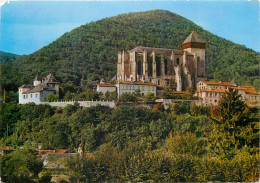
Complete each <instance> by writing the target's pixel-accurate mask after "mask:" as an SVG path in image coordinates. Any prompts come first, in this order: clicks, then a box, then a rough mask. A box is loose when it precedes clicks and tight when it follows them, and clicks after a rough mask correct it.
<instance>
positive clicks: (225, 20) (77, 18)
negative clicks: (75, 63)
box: [0, 0, 260, 55]
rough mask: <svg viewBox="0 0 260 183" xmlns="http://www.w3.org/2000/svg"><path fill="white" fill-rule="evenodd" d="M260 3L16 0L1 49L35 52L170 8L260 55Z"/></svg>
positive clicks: (4, 24)
mask: <svg viewBox="0 0 260 183" xmlns="http://www.w3.org/2000/svg"><path fill="white" fill-rule="evenodd" d="M259 7H260V6H259V1H223V0H222V1H197V0H193V1H82V0H81V1H19V0H17V1H10V2H9V3H7V2H6V3H5V4H3V5H2V6H1V8H0V13H1V17H0V19H1V21H0V50H1V51H5V52H11V53H15V54H19V55H23V54H31V53H33V52H35V51H37V50H38V49H40V48H42V47H44V46H47V45H48V44H50V43H51V42H52V41H55V40H56V39H57V38H59V37H60V36H61V35H63V34H64V33H66V32H69V31H71V30H72V29H74V28H76V27H79V26H80V25H83V24H87V23H89V22H92V21H97V20H100V19H102V18H107V17H111V16H116V15H118V14H122V13H129V12H139V11H148V10H154V9H164V10H169V11H171V12H173V13H176V14H179V15H181V16H183V17H185V18H187V19H189V20H191V21H193V22H194V23H196V24H198V25H200V26H201V27H203V28H204V29H205V30H208V31H210V32H211V33H213V34H216V35H218V36H220V37H223V38H225V39H227V40H230V41H232V42H234V43H237V44H240V45H244V46H246V47H247V48H251V49H253V50H255V51H258V52H260V35H259V34H260V17H259V12H260V11H259Z"/></svg>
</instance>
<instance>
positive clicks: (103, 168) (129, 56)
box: [0, 10, 260, 183]
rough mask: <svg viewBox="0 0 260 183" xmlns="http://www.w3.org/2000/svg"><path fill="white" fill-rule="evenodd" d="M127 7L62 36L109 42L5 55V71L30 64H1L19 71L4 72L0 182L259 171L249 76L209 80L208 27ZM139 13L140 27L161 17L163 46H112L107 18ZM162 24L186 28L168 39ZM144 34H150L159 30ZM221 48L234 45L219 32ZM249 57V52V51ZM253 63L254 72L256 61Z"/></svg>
mask: <svg viewBox="0 0 260 183" xmlns="http://www.w3.org/2000/svg"><path fill="white" fill-rule="evenodd" d="M130 15H131V16H129V17H128V15H122V16H118V17H115V18H113V19H105V20H101V21H100V22H98V23H100V25H102V26H103V25H105V26H104V27H105V28H104V27H102V26H101V28H100V27H98V26H97V27H98V28H97V27H95V26H96V25H98V24H95V23H91V24H90V25H89V26H90V28H91V29H90V30H93V29H94V28H95V29H98V30H99V31H93V32H91V31H90V30H89V29H88V28H89V27H85V26H82V27H80V28H79V29H77V30H76V31H72V32H73V33H75V32H76V33H77V31H78V30H81V29H82V28H86V30H84V31H82V30H81V31H82V32H84V33H86V32H87V33H86V34H87V35H88V34H89V32H88V31H90V38H88V39H87V38H86V37H84V36H79V35H77V34H74V36H70V34H69V33H68V34H67V33H66V34H64V35H63V37H62V38H64V37H65V38H67V39H68V40H70V39H71V37H73V39H74V38H76V39H77V40H84V39H86V40H88V41H89V42H91V41H93V40H95V39H94V37H95V36H97V35H98V36H100V35H102V36H103V37H105V38H104V39H106V40H103V42H102V43H100V44H99V43H97V45H99V46H100V45H101V47H98V46H97V47H95V45H94V43H93V42H92V43H93V44H85V43H86V42H87V41H86V42H81V43H80V49H81V51H79V49H78V47H76V46H75V48H71V47H70V46H71V45H74V44H76V43H75V42H74V41H71V40H70V41H71V42H70V41H69V43H68V44H67V42H66V41H64V40H66V39H59V40H57V41H55V42H54V43H52V44H51V45H50V47H45V48H43V49H42V50H40V51H39V52H36V53H35V54H32V55H29V56H27V57H24V58H21V60H18V61H17V62H14V63H10V62H8V63H7V65H6V66H5V67H6V68H8V67H9V66H10V67H12V68H16V67H14V65H15V64H18V63H19V64H20V65H19V66H21V65H22V64H25V65H26V67H27V68H24V70H22V75H21V73H19V72H20V71H19V69H21V68H20V67H17V68H16V69H17V70H15V69H14V71H13V70H10V73H11V74H13V73H12V72H16V71H17V72H18V74H17V75H15V74H14V75H15V76H16V77H17V78H15V79H16V80H15V79H13V78H12V79H10V78H8V77H6V78H8V79H5V78H4V79H5V80H3V81H4V84H3V89H4V95H3V100H2V101H1V118H0V119H1V133H0V135H1V136H0V137H1V139H0V144H1V146H0V163H1V166H0V168H1V171H0V182H1V181H3V182H38V183H45V182H57V183H60V182H67V183H72V182H256V181H258V180H259V178H260V177H259V173H258V172H259V160H260V159H259V133H260V132H259V129H260V125H259V106H260V93H259V92H258V91H257V89H255V88H254V87H253V86H251V85H249V84H250V83H251V84H252V85H253V84H254V86H255V83H257V82H255V81H257V80H254V81H250V82H247V81H245V80H239V81H237V80H235V79H237V78H238V77H237V75H236V77H235V76H234V77H233V75H232V78H235V79H232V80H217V79H216V78H214V77H215V76H214V77H213V74H212V73H211V72H212V67H213V66H214V65H216V64H219V58H221V57H218V56H216V55H218V53H219V52H217V51H216V50H219V49H220V48H219V47H218V45H220V43H222V42H221V41H219V42H220V43H218V44H216V45H217V46H216V45H214V43H212V40H218V39H216V38H215V37H214V36H213V38H214V39H212V38H211V39H209V38H208V37H207V35H210V34H209V33H205V31H202V29H200V28H199V27H198V26H197V27H196V28H198V31H194V29H193V31H192V30H190V29H189V28H187V30H186V29H185V30H183V25H186V24H187V25H188V26H187V27H192V26H191V25H192V24H191V23H190V22H188V21H186V20H182V18H181V17H180V16H177V15H175V14H172V13H169V12H167V11H166V12H165V11H162V10H158V11H151V12H144V13H136V14H135V13H133V14H130ZM140 17H141V18H140ZM158 17H159V18H158ZM125 18H126V20H127V21H126V20H125ZM154 19H155V22H152V21H153V20H154ZM111 20H114V21H111ZM115 20H116V21H115ZM148 20H149V21H148ZM138 21H141V22H142V21H144V22H145V23H144V25H146V26H147V27H148V28H147V29H149V30H150V29H156V28H157V27H160V26H162V29H161V30H162V32H160V31H157V32H159V33H160V34H159V35H160V36H161V35H163V36H162V37H166V38H165V39H164V41H165V42H166V43H167V44H166V43H164V45H168V47H166V46H164V47H161V46H158V45H160V44H157V42H152V43H151V44H150V45H147V44H148V43H149V42H146V45H145V46H143V45H142V44H140V45H136V44H137V42H138V43H139V41H136V40H131V39H127V38H126V37H123V38H122V40H120V41H121V42H122V45H123V43H124V44H125V45H124V46H120V45H119V44H117V42H116V41H118V40H115V39H114V35H117V34H119V33H118V32H117V34H115V33H114V32H112V31H111V30H110V29H109V26H111V25H114V24H115V25H116V27H117V26H119V27H120V26H124V24H126V23H125V22H131V23H132V24H133V25H132V26H133V27H134V26H136V24H137V22H138ZM156 21H158V22H156ZM104 22H105V23H104ZM151 22H152V23H154V24H151V25H152V26H151V27H152V28H151V27H149V25H150V23H151ZM162 22H172V23H174V25H175V23H176V22H177V23H178V24H180V25H181V26H180V27H181V28H180V30H181V31H182V32H187V31H189V32H188V34H187V35H188V36H187V35H186V33H185V34H181V33H182V32H181V33H180V32H179V34H180V35H182V36H183V35H186V36H187V37H185V38H184V39H183V40H181V44H179V45H174V46H173V45H171V44H170V43H172V42H171V41H170V42H167V41H169V40H170V38H167V36H166V35H168V32H167V33H166V32H163V30H165V29H166V28H167V26H164V24H162ZM182 22H185V23H182ZM138 23H140V22H138ZM142 23H143V22H142ZM155 25H156V26H155ZM167 25H168V24H167ZM91 26H93V27H94V28H93V27H91ZM127 26H129V25H127ZM127 26H126V27H127ZM139 26H140V25H138V27H139ZM146 26H143V27H146ZM111 27H113V26H111ZM176 27H178V26H176ZM127 28H129V27H127ZM168 28H169V27H168ZM103 29H104V30H108V31H107V32H108V33H109V36H112V38H113V39H112V38H109V39H111V40H115V41H114V42H113V44H115V45H117V47H113V48H112V47H111V44H112V43H110V41H108V40H109V39H108V37H109V36H107V37H106V36H104V35H103V34H100V35H99V32H100V31H104V30H103ZM143 29H145V28H143ZM125 30H126V29H124V31H125ZM136 30H137V28H136ZM138 30H139V29H138ZM167 30H169V29H167ZM120 31H122V30H120ZM120 31H119V32H120ZM142 31H143V30H142ZM142 31H141V32H142ZM79 32H80V31H79ZM111 32H112V33H111ZM122 32H123V31H122ZM154 32H156V31H154ZM110 33H111V35H110ZM106 34H107V33H106ZM135 34H136V32H135V33H134V34H133V35H135ZM146 35H149V36H147V39H148V40H149V39H151V40H152V38H154V37H156V36H154V35H156V34H154V35H153V36H151V34H150V33H147V34H146ZM88 36H89V35H88ZM103 37H102V39H103ZM118 37H120V35H118ZM180 37H181V36H180ZM118 39H119V38H118ZM178 39H179V37H178ZM178 39H177V38H176V36H172V40H178ZM96 40H99V39H96ZM125 40H128V41H125ZM158 40H160V39H158ZM158 40H157V41H158ZM120 41H119V42H120ZM97 42H98V41H97ZM111 42H112V41H111ZM115 42H116V43H115ZM179 42H180V41H178V43H179ZM87 43H88V42H87ZM133 43H134V44H133ZM66 44H67V46H66V47H65V46H64V45H66ZM174 44H177V41H175V42H174ZM57 45H58V46H57ZM155 45H156V46H155ZM208 45H210V46H211V48H209V49H207V48H208ZM223 45H224V46H226V47H228V46H230V45H231V44H230V45H229V42H228V41H223ZM103 46H104V47H103ZM85 47H87V48H88V50H87V49H86V50H83V48H85ZM101 48H104V49H101ZM119 48H120V49H119ZM121 48H122V49H121ZM129 48H130V49H129ZM173 48H179V49H173ZM235 48H236V47H235ZM235 48H234V49H235ZM238 48H239V49H240V48H241V47H239V46H238ZM59 49H60V50H59ZM61 50H62V51H61ZM82 50H83V51H86V54H85V52H84V53H83V51H82ZM89 50H91V51H89ZM212 50H215V51H216V52H213V51H212ZM243 51H245V50H243V49H241V52H243ZM247 51H248V50H246V51H245V52H247ZM230 52H231V51H230ZM97 53H98V54H97ZM104 53H105V54H104ZM222 54H223V53H222ZM231 54H233V53H231ZM75 55H76V56H75ZM111 55H112V56H111ZM208 55H210V56H208ZM243 55H246V54H243ZM248 55H249V54H248ZM252 55H253V54H252ZM252 55H251V56H248V57H249V58H248V59H247V60H246V61H250V59H251V60H254V59H255V58H256V57H254V56H252ZM225 56H226V57H230V55H228V54H226V55H225ZM215 57H216V58H215ZM41 58H42V60H41ZM240 58H242V59H243V58H244V57H243V56H241V57H240ZM84 59H86V60H87V62H84ZM207 59H209V60H207ZM223 59H227V58H223ZM214 60H216V63H214V64H212V61H214ZM109 61H110V62H111V63H112V61H113V64H114V65H116V67H114V66H111V65H109ZM246 61H245V62H246ZM8 64H9V65H8ZM12 64H14V65H12ZM37 64H38V65H37ZM207 64H211V65H210V66H209V65H207ZM225 64H226V63H225ZM225 64H223V65H225ZM35 65H37V68H39V69H36V67H35ZM64 65H65V66H64ZM223 65H222V66H221V67H223ZM65 67H66V69H64V68H65ZM253 67H255V66H253ZM48 68H49V70H48ZM93 68H94V69H93ZM113 69H114V70H113ZM207 69H209V70H207ZM250 69H251V70H250ZM250 69H249V70H250V73H251V74H252V73H253V72H254V71H255V70H254V68H253V69H252V68H250ZM100 70H101V72H99V71H100ZM252 70H253V71H252ZM246 71H248V70H246ZM251 71H252V72H251ZM28 72H29V73H28ZM221 72H222V71H221ZM221 72H219V73H221ZM248 72H249V71H248ZM10 73H5V76H8V74H10ZM219 73H218V72H217V71H216V74H219ZM245 73H246V72H245ZM19 74H20V76H21V77H18V76H19ZM23 74H24V75H23ZM32 75H34V76H32ZM28 76H31V77H28ZM250 77H251V78H254V77H255V76H254V74H252V75H251V76H250ZM33 78H34V79H33ZM223 78H225V77H223ZM9 80H11V81H9ZM17 81H19V82H17ZM12 82H16V83H15V85H14V84H13V83H12ZM244 83H249V84H248V85H246V84H244ZM14 87H15V89H13V90H12V88H14ZM5 90H7V92H5ZM17 90H18V91H17ZM16 91H17V93H16ZM17 101H18V102H17Z"/></svg>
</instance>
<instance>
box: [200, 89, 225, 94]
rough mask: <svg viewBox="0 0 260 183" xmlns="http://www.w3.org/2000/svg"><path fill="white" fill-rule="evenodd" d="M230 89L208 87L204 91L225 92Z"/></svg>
mask: <svg viewBox="0 0 260 183" xmlns="http://www.w3.org/2000/svg"><path fill="white" fill-rule="evenodd" d="M228 91H229V90H228V89H206V90H203V91H202V92H213V93H225V92H228Z"/></svg>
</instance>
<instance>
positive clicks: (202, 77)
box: [19, 31, 260, 106]
mask: <svg viewBox="0 0 260 183" xmlns="http://www.w3.org/2000/svg"><path fill="white" fill-rule="evenodd" d="M205 49H206V41H205V40H204V39H203V38H202V37H201V36H200V35H199V34H198V33H197V32H196V31H193V32H192V33H191V34H190V35H189V36H188V37H187V38H186V40H185V41H184V42H183V44H182V49H181V50H176V49H164V48H152V47H141V46H139V47H136V48H134V49H132V50H130V51H123V52H119V53H118V62H117V75H116V77H115V78H116V84H108V83H105V81H104V80H103V79H102V80H101V81H100V84H98V85H97V88H96V91H97V92H102V93H103V94H105V93H106V92H116V93H117V96H118V98H120V96H121V95H122V94H123V93H129V94H132V93H134V92H136V90H139V91H140V94H141V95H143V96H144V95H146V94H147V93H153V94H154V96H157V95H158V94H159V93H161V92H162V90H163V89H164V88H169V89H170V91H172V92H175V93H183V91H185V90H186V88H187V87H190V88H191V87H194V88H196V89H197V91H196V93H195V96H197V97H199V98H200V100H201V104H202V105H206V106H207V105H217V104H218V101H219V98H220V97H221V95H222V94H223V93H225V92H226V91H228V89H229V88H234V89H236V90H238V91H239V94H241V100H244V101H246V102H247V104H248V105H250V106H259V105H260V104H259V100H260V95H259V92H257V91H256V90H255V89H254V87H251V86H238V85H237V84H236V83H235V82H215V81H207V77H206V72H205ZM58 92H59V83H58V82H57V80H56V79H55V78H54V76H53V75H52V74H49V75H48V76H46V77H45V78H44V79H43V80H41V81H40V80H39V79H38V75H37V76H36V78H35V80H34V84H33V85H23V86H21V87H20V88H19V103H21V104H24V103H28V102H34V103H36V104H40V103H42V102H43V101H45V99H46V97H47V96H48V95H49V94H58ZM55 105H56V104H55Z"/></svg>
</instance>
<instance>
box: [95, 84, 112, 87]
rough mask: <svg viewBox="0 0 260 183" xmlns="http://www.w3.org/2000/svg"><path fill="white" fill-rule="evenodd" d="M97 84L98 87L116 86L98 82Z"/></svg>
mask: <svg viewBox="0 0 260 183" xmlns="http://www.w3.org/2000/svg"><path fill="white" fill-rule="evenodd" d="M98 86H99V87H116V86H115V85H113V84H99V85H98Z"/></svg>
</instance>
